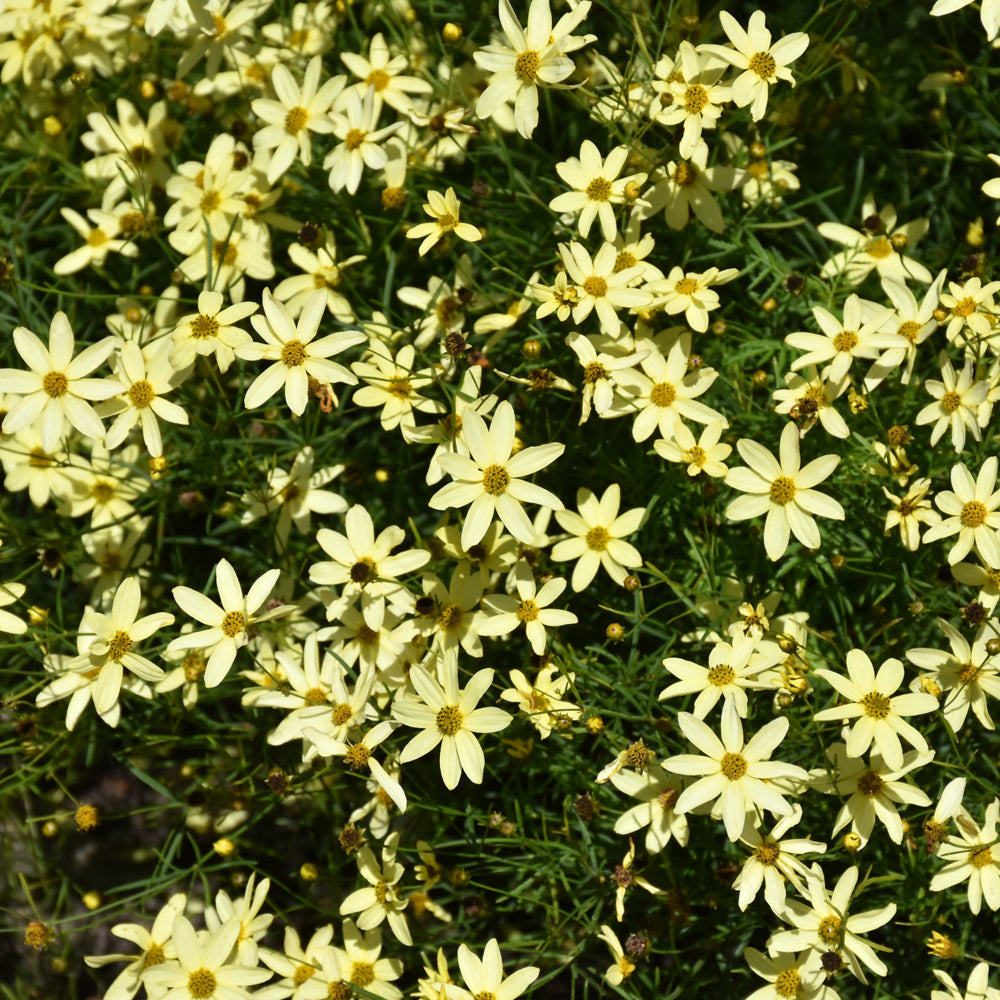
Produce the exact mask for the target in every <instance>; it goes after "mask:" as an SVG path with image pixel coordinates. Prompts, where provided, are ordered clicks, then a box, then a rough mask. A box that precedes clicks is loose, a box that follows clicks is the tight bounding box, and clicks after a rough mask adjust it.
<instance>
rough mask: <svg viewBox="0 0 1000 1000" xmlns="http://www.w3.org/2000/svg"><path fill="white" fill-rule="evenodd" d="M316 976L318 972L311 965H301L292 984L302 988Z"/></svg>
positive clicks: (296, 970) (293, 977)
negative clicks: (308, 980)
mask: <svg viewBox="0 0 1000 1000" xmlns="http://www.w3.org/2000/svg"><path fill="white" fill-rule="evenodd" d="M315 975H316V970H315V969H314V968H313V967H312V966H311V965H300V966H298V967H297V968H296V969H295V974H294V975H293V976H292V982H293V983H295V985H296V986H301V985H302V984H303V983H304V982H305V981H306V980H307V979H311V978H312V977H313V976H315Z"/></svg>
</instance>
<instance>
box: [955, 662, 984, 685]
mask: <svg viewBox="0 0 1000 1000" xmlns="http://www.w3.org/2000/svg"><path fill="white" fill-rule="evenodd" d="M978 673H979V667H977V666H976V665H975V664H974V663H963V664H962V669H961V670H959V672H958V679H959V680H960V681H961V682H962V683H963V684H971V683H974V682H975V679H976V674H978Z"/></svg>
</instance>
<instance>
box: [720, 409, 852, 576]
mask: <svg viewBox="0 0 1000 1000" xmlns="http://www.w3.org/2000/svg"><path fill="white" fill-rule="evenodd" d="M736 449H737V451H739V453H740V455H741V457H742V458H743V461H744V462H746V463H747V465H746V466H740V467H739V468H736V469H730V470H729V472H727V473H726V485H727V486H731V487H733V489H737V490H740V491H741V492H743V493H746V494H747V496H743V497H739V498H738V499H736V500H734V501H733V502H732V503H731V504H730V505H729V506H728V507H727V508H726V517H728V518H729V519H730V520H732V521H745V520H746V519H747V518H751V517H760V515H762V514H767V520H766V521H765V522H764V549H765V551H766V552H767V555H768V558H769V559H780V558H781V556H782V555H783V554H784V551H785V549H786V548H788V536H789V534H794V535H795V537H796V538H797V539H798V540H799V541H800V542H801V543H802V544H803V545H805V546H807V547H808V548H811V549H818V548H819V546H820V542H821V539H820V534H819V528H818V527H817V525H816V521H815V520H814V519H813V515H814V514H819V515H822V516H823V517H832V518H834V519H836V520H838V521H842V520H843V519H844V508H843V507H841V505H840V504H839V503H838V502H837V501H836V500H834V499H833V498H832V497H828V496H827V495H826V494H825V493H819V492H817V491H816V490H814V489H812V487H813V486H816V485H818V484H819V483H821V482H822V481H823V480H824V479H826V478H827V477H828V476H829V475H830V474H831V473H832V472H833V470H834V469H836V468H837V466H838V465H839V464H840V457H839V456H837V455H824V456H823V457H822V458H817V459H814V460H813V461H812V462H810V463H809V464H808V465H807V466H805V467H804V468H802V467H801V458H800V454H799V430H798V428H797V427H796V426H795V424H793V423H788V424H786V425H785V429H784V430H783V431H782V433H781V444H780V448H779V457H780V462H779V461H778V460H777V459H775V457H774V456H773V455H772V454H771V453H770V452H769V451H768V450H767V449H766V448H764V447H762V446H761V445H759V444H757V442H756V441H750V440H747V439H746V438H741V439H740V440H739V441H737V442H736Z"/></svg>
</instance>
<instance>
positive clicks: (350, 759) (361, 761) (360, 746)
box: [344, 743, 371, 771]
mask: <svg viewBox="0 0 1000 1000" xmlns="http://www.w3.org/2000/svg"><path fill="white" fill-rule="evenodd" d="M369 757H371V753H370V751H369V750H368V747H366V746H365V745H364V743H355V744H354V746H352V747H348V749H347V753H345V754H344V760H346V761H347V766H348V767H349V768H350V769H351V770H352V771H360V770H361V769H362V768H364V767H367V766H368V758H369Z"/></svg>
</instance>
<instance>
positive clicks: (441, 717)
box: [435, 705, 462, 736]
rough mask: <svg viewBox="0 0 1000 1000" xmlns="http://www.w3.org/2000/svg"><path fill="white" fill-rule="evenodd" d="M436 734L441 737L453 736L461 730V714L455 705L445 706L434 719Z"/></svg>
mask: <svg viewBox="0 0 1000 1000" xmlns="http://www.w3.org/2000/svg"><path fill="white" fill-rule="evenodd" d="M435 721H436V723H437V727H438V732H439V733H441V734H442V735H443V736H454V735H455V733H457V732H458V731H459V730H460V729H461V728H462V713H461V712H460V711H459V708H458V706H457V705H445V707H444V708H442V709H441V710H440V711H439V712H438V714H437V718H436V720H435Z"/></svg>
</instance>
